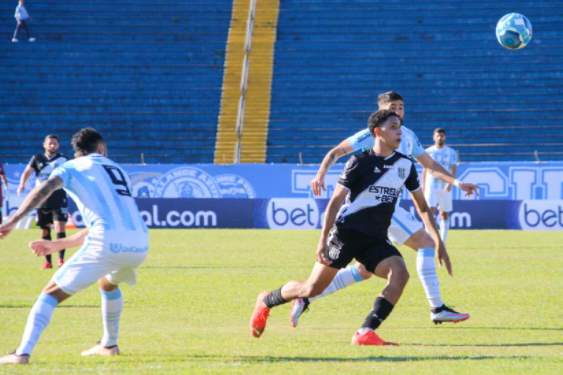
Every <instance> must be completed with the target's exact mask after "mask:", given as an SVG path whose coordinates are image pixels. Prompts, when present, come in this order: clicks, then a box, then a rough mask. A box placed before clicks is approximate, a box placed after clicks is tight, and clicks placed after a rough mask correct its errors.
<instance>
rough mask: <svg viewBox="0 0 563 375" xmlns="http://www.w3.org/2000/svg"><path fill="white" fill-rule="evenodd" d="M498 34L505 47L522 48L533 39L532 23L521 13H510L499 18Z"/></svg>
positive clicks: (501, 43) (498, 38) (499, 40)
mask: <svg viewBox="0 0 563 375" xmlns="http://www.w3.org/2000/svg"><path fill="white" fill-rule="evenodd" d="M496 35H497V40H498V42H499V43H500V45H501V46H503V47H504V48H508V49H521V48H524V47H526V46H527V45H528V43H530V40H532V23H531V22H530V20H528V18H526V16H524V15H522V14H520V13H508V14H505V15H504V16H502V18H501V19H500V20H498V22H497V28H496Z"/></svg>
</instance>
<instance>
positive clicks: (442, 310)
mask: <svg viewBox="0 0 563 375" xmlns="http://www.w3.org/2000/svg"><path fill="white" fill-rule="evenodd" d="M467 319H469V314H467V313H459V312H457V311H455V310H453V309H450V308H449V307H448V306H446V305H442V306H440V307H437V308H435V309H432V311H431V312H430V320H432V322H433V323H434V324H442V323H459V322H463V321H464V320H467Z"/></svg>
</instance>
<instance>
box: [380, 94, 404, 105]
mask: <svg viewBox="0 0 563 375" xmlns="http://www.w3.org/2000/svg"><path fill="white" fill-rule="evenodd" d="M397 100H400V101H402V102H404V101H405V100H404V99H403V97H402V96H401V95H399V93H398V92H395V91H387V92H384V93H381V94H379V95H378V96H377V104H378V105H382V104H386V103H390V102H395V101H397Z"/></svg>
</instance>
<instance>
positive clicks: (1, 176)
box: [0, 163, 8, 224]
mask: <svg viewBox="0 0 563 375" xmlns="http://www.w3.org/2000/svg"><path fill="white" fill-rule="evenodd" d="M2 182H4V186H5V187H6V192H8V179H7V178H6V173H5V172H4V166H3V165H2V163H0V224H2V207H4V197H3V196H2V189H3V187H2Z"/></svg>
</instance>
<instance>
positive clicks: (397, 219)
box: [387, 205, 423, 245]
mask: <svg viewBox="0 0 563 375" xmlns="http://www.w3.org/2000/svg"><path fill="white" fill-rule="evenodd" d="M422 228H423V225H422V223H421V222H420V221H418V220H417V218H415V217H414V215H412V214H411V213H410V212H409V211H407V210H405V209H404V208H403V207H400V206H399V205H397V207H395V212H394V213H393V217H391V225H390V226H389V229H388V230H387V235H388V236H389V239H390V240H391V241H393V242H395V243H398V244H399V245H402V244H404V243H405V241H406V240H408V239H409V238H410V236H412V235H413V234H415V233H416V232H418V231H419V230H421V229H422Z"/></svg>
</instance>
